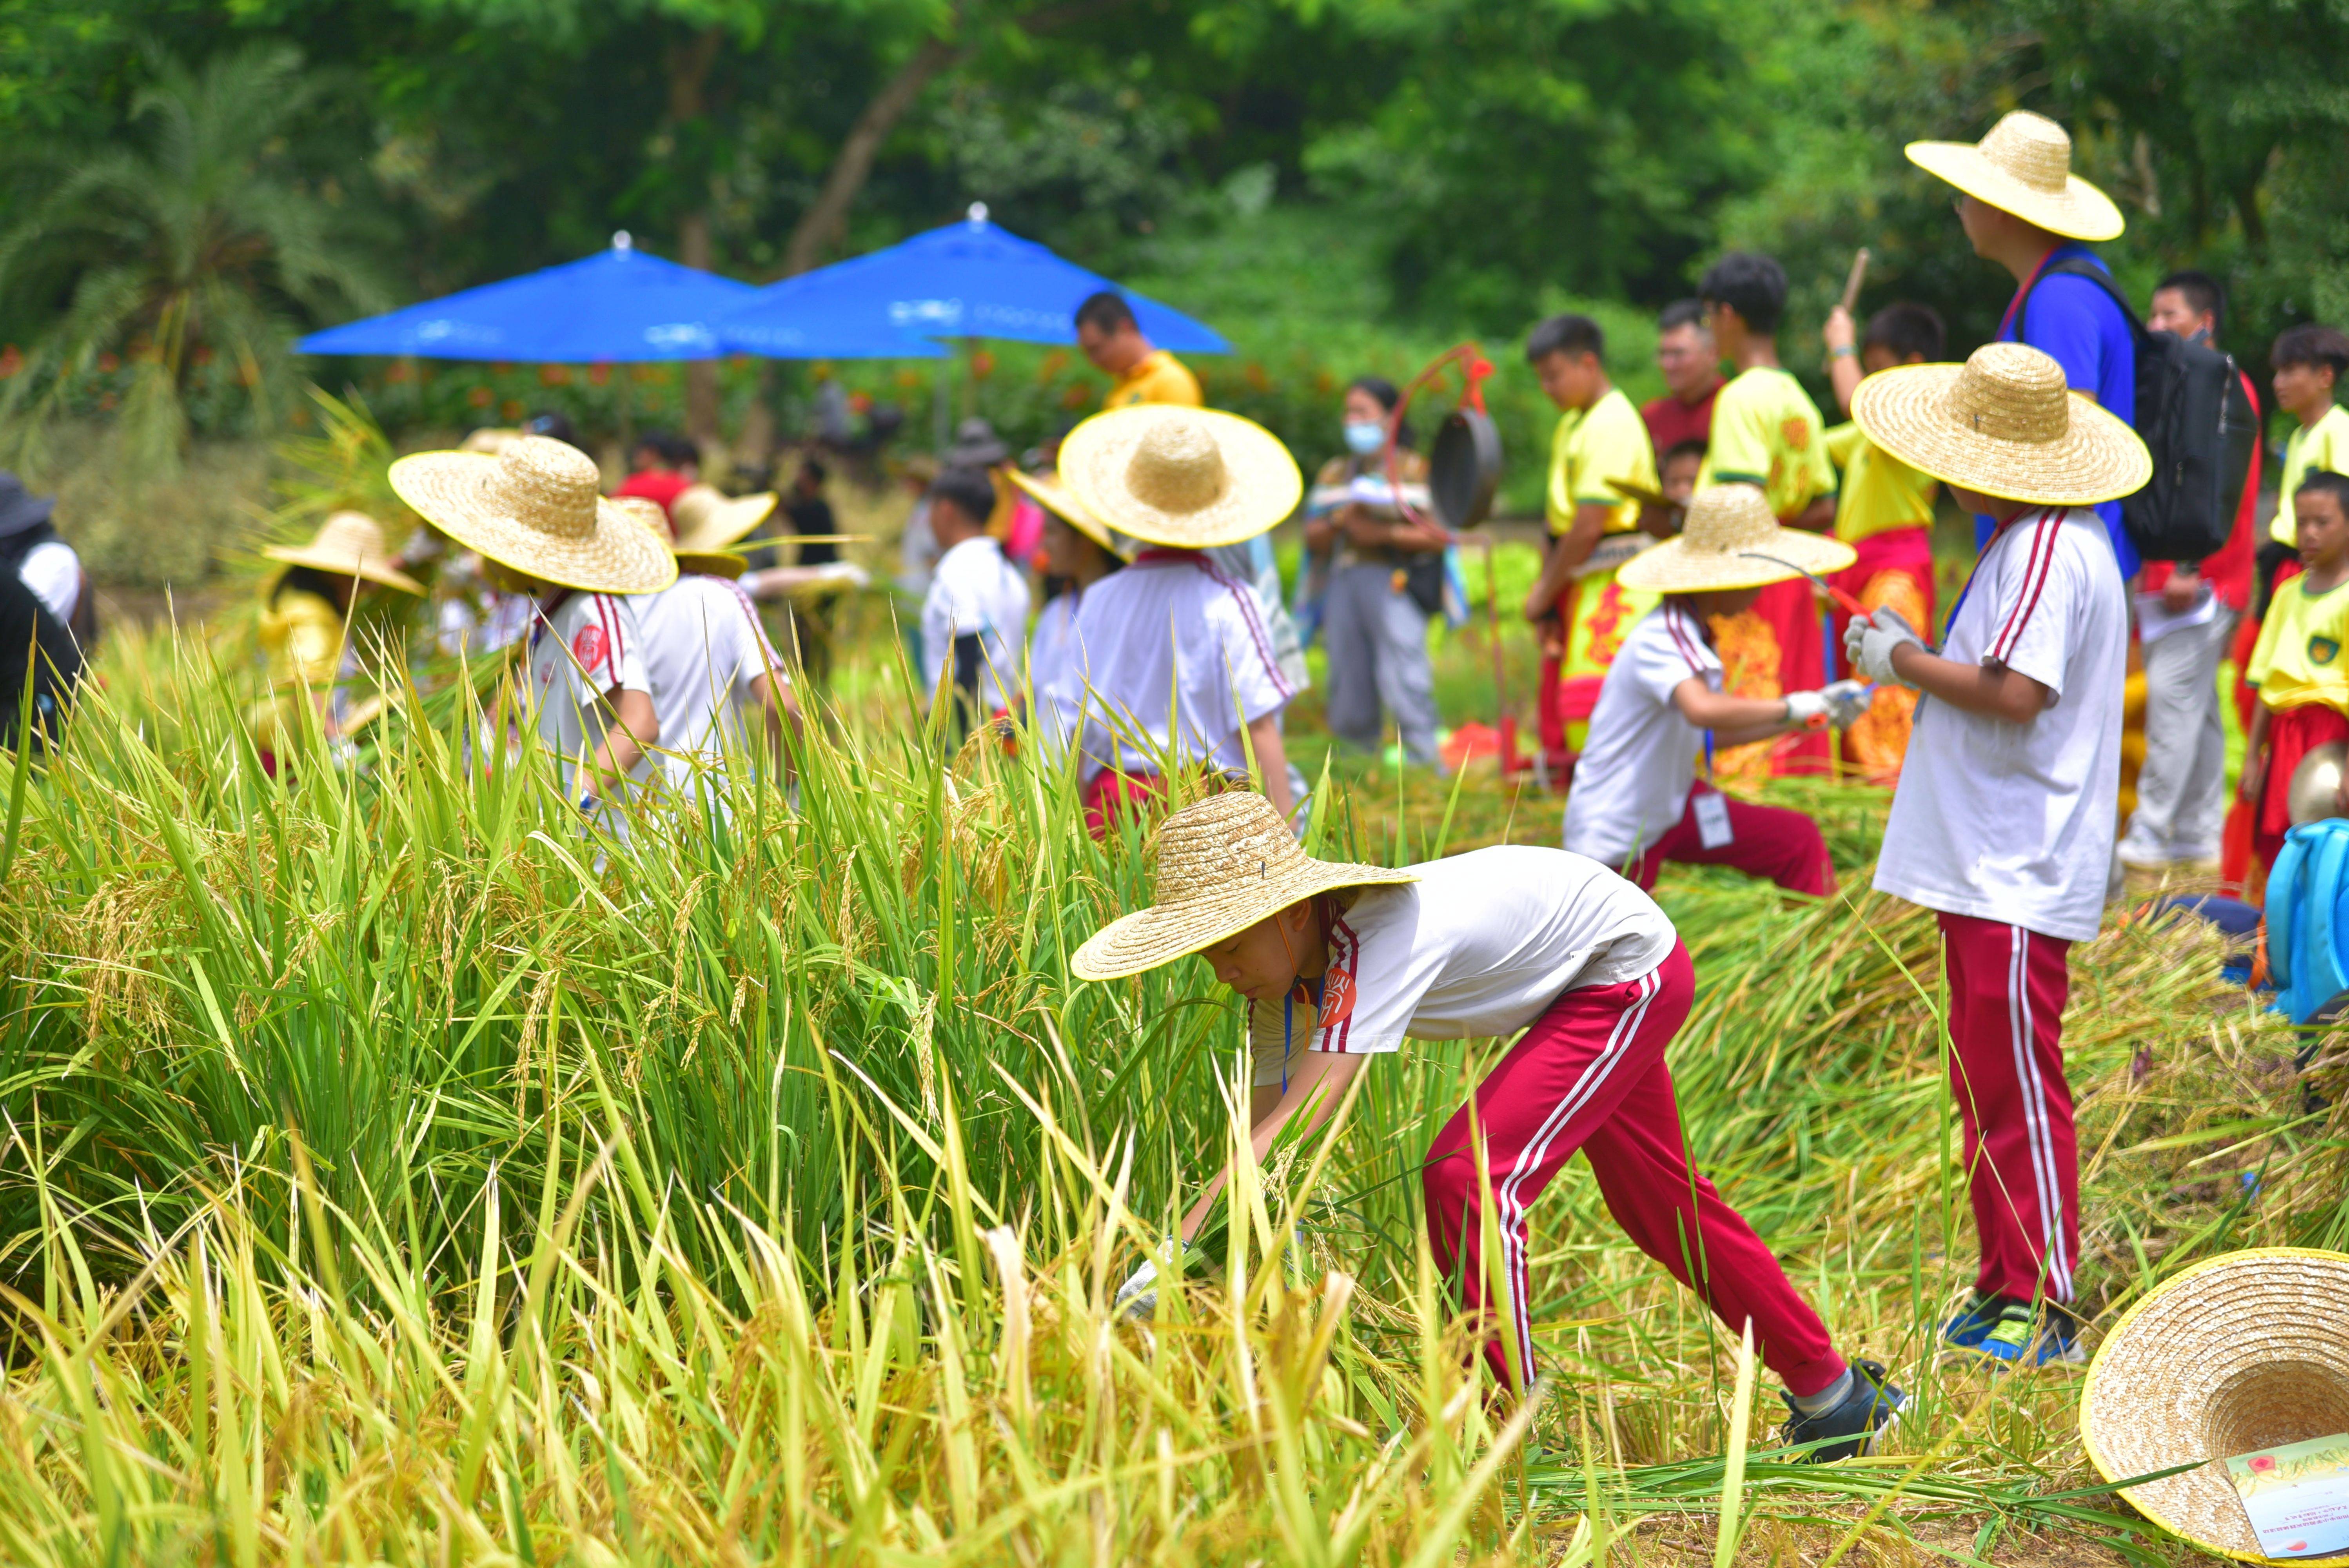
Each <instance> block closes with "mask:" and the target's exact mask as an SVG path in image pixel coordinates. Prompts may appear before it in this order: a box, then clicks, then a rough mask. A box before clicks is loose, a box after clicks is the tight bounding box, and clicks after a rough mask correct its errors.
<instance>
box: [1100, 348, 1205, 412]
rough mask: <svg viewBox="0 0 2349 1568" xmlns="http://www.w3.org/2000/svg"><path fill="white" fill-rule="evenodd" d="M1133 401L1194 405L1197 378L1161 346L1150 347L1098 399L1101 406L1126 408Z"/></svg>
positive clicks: (1195, 404) (1196, 401) (1192, 406)
mask: <svg viewBox="0 0 2349 1568" xmlns="http://www.w3.org/2000/svg"><path fill="white" fill-rule="evenodd" d="M1136 403H1180V404H1183V405H1184V406H1185V407H1191V408H1195V407H1198V406H1199V378H1198V377H1195V376H1194V375H1192V374H1191V372H1190V371H1189V369H1187V368H1186V367H1185V366H1184V364H1183V362H1182V361H1181V360H1179V359H1177V358H1175V357H1174V356H1173V355H1171V354H1169V353H1167V352H1166V351H1165V350H1164V349H1163V348H1154V349H1152V350H1151V351H1150V353H1149V354H1148V355H1147V356H1145V357H1144V358H1143V361H1142V363H1141V364H1139V365H1137V366H1134V367H1133V369H1132V370H1131V371H1129V372H1127V373H1126V374H1125V375H1124V376H1123V377H1120V378H1119V379H1118V383H1117V385H1116V386H1114V387H1111V388H1110V389H1109V396H1108V397H1104V398H1102V407H1104V408H1128V407H1133V405H1134V404H1136Z"/></svg>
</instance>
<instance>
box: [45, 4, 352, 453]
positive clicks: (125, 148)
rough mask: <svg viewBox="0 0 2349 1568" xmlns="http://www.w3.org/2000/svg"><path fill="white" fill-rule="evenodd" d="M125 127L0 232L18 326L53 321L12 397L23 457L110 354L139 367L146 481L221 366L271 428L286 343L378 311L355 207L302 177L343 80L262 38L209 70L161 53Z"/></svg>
mask: <svg viewBox="0 0 2349 1568" xmlns="http://www.w3.org/2000/svg"><path fill="white" fill-rule="evenodd" d="M150 70H151V77H150V82H149V84H148V85H147V86H145V87H143V88H140V89H139V90H138V92H137V93H136V94H135V96H134V97H133V98H132V99H131V103H130V115H129V120H130V124H129V134H128V135H126V136H124V137H122V138H120V139H116V140H114V141H111V142H109V143H106V144H102V145H101V146H100V147H99V148H98V150H95V151H91V152H88V153H83V154H79V155H76V154H72V153H52V154H50V155H48V156H47V157H46V158H43V159H38V160H28V163H31V164H34V165H35V166H36V167H39V168H41V169H42V170H44V173H43V175H41V176H36V178H35V181H34V184H33V189H34V190H35V191H36V194H35V195H34V196H33V198H32V199H31V200H30V201H28V202H26V206H25V210H24V212H23V215H22V216H21V217H20V218H18V219H16V221H15V222H13V223H11V224H10V225H9V226H8V228H7V229H6V231H5V233H0V296H7V297H8V298H9V299H10V301H11V304H12V305H13V307H14V308H13V311H12V314H13V315H17V316H19V317H22V316H24V315H28V314H31V313H34V312H37V311H40V310H42V309H43V308H44V307H46V308H47V309H48V310H50V311H52V312H54V320H53V325H50V326H49V327H48V329H47V331H46V332H44V333H43V334H42V335H40V336H39V337H38V338H37V339H36V342H35V344H34V346H33V348H32V351H31V352H30V354H28V355H27V356H26V362H25V364H24V366H23V367H22V368H21V369H20V370H19V372H18V373H17V374H16V376H15V377H11V378H10V380H9V381H8V383H7V386H6V390H5V394H0V421H5V426H6V427H7V432H6V433H7V435H8V436H9V438H11V440H12V444H14V445H15V446H16V449H17V454H18V456H19V457H20V458H22V457H24V456H26V455H29V451H30V450H32V449H37V446H38V443H39V440H40V437H41V435H42V432H43V431H44V429H45V428H46V427H47V424H48V422H49V421H50V420H52V419H53V418H55V417H56V416H57V414H58V413H60V412H61V411H63V410H64V409H65V408H66V407H67V403H68V399H69V397H70V395H71V392H72V388H73V387H74V384H75V377H77V376H78V375H87V374H88V372H89V371H90V370H91V369H92V368H93V367H94V366H96V365H97V364H98V362H99V361H100V359H101V357H102V356H114V355H119V356H121V357H122V359H123V360H124V361H125V362H126V363H127V364H128V365H129V387H128V389H127V391H126V392H125V393H124V395H123V397H122V399H121V411H120V415H119V420H118V432H119V437H120V438H121V440H122V442H123V444H124V448H125V455H126V457H127V458H128V459H129V461H130V463H131V465H132V467H133V469H135V470H137V471H146V472H152V471H158V470H162V469H170V468H171V467H173V466H175V465H176V464H177V462H178V460H179V459H180V457H181V454H182V452H183V450H184V449H185V446H186V442H187V439H188V434H189V418H188V412H187V407H186V399H187V397H188V394H189V391H190V389H191V382H192V381H193V380H194V379H195V378H196V377H198V376H199V375H200V374H201V373H202V372H204V371H205V369H206V367H207V366H212V365H214V364H217V365H218V366H220V367H221V369H222V371H224V372H225V373H226V374H227V375H228V376H229V377H230V378H231V379H233V382H234V383H235V385H236V387H237V389H238V390H237V392H236V393H235V394H234V399H235V400H236V401H238V402H240V403H241V404H242V405H243V407H244V408H245V409H246V410H247V412H248V414H249V417H250V418H251V420H252V422H253V423H254V425H256V426H258V427H262V428H266V427H268V426H269V425H271V424H272V423H273V422H274V412H275V409H276V408H277V407H278V406H279V405H280V404H281V403H282V402H283V400H284V399H285V397H286V395H287V393H288V391H289V384H290V381H291V375H290V364H289V356H288V348H289V345H290V340H291V339H292V337H293V336H294V335H295V333H296V332H297V331H298V330H299V328H300V326H301V325H303V324H305V322H316V321H321V320H326V319H331V318H333V317H335V316H336V315H343V314H347V313H348V312H350V311H352V310H354V309H357V310H366V309H369V308H375V307H377V306H378V305H380V304H382V302H383V301H384V299H385V297H386V291H385V290H384V288H383V287H382V285H381V284H380V283H379V281H378V277H377V275H376V273H375V270H374V267H373V265H372V263H371V262H370V261H369V260H368V259H367V250H366V249H365V248H364V246H363V243H362V240H363V236H361V235H360V234H358V233H357V232H355V231H354V220H353V217H352V214H351V211H350V208H349V204H348V202H347V201H337V200H336V193H335V191H333V190H332V189H331V188H328V187H324V186H321V185H316V184H313V183H312V182H311V181H309V180H307V179H306V178H305V171H304V170H302V169H301V168H300V166H299V164H298V162H297V161H296V160H295V157H294V155H293V153H292V151H291V148H292V147H293V145H294V144H295V140H296V139H297V133H298V131H299V129H300V127H301V125H302V122H303V119H304V116H305V112H306V111H307V110H308V109H309V108H311V106H312V105H313V103H314V102H315V101H316V99H317V98H318V97H319V96H320V94H322V93H323V92H324V91H325V90H326V88H327V87H328V86H329V85H330V84H329V80H328V78H326V77H319V76H315V75H305V72H304V69H303V63H302V58H301V56H300V54H299V53H298V52H297V51H296V50H295V49H293V48H290V47H288V46H284V45H279V44H254V45H248V46H244V47H243V48H239V49H235V50H233V51H230V52H227V53H224V54H221V55H218V56H215V57H212V59H211V60H209V61H207V62H205V63H204V64H203V65H202V66H201V67H192V68H191V67H188V66H186V65H184V64H182V63H181V62H179V61H177V60H175V59H171V58H168V57H156V58H153V59H151V60H150Z"/></svg>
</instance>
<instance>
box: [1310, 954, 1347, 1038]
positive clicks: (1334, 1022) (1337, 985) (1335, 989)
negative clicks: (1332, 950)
mask: <svg viewBox="0 0 2349 1568" xmlns="http://www.w3.org/2000/svg"><path fill="white" fill-rule="evenodd" d="M1352 1016H1354V972H1353V971H1352V970H1351V969H1349V968H1347V967H1346V966H1345V965H1341V964H1335V963H1333V964H1331V965H1330V967H1329V968H1328V969H1327V970H1325V971H1324V972H1323V973H1322V975H1321V1007H1320V1016H1319V1017H1317V1018H1315V1019H1314V1023H1315V1025H1316V1026H1318V1027H1319V1028H1322V1029H1325V1030H1330V1029H1335V1028H1337V1027H1338V1026H1339V1025H1340V1024H1342V1023H1344V1022H1345V1021H1346V1020H1347V1019H1349V1018H1350V1017H1352Z"/></svg>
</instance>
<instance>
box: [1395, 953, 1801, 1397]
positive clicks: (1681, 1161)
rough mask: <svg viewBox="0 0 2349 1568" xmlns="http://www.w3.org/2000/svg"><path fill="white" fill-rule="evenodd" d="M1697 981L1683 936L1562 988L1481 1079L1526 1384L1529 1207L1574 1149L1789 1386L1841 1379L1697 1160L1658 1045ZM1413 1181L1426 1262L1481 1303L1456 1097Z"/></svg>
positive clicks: (1755, 1240)
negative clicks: (1691, 1158)
mask: <svg viewBox="0 0 2349 1568" xmlns="http://www.w3.org/2000/svg"><path fill="white" fill-rule="evenodd" d="M1695 990H1696V978H1695V970H1694V968H1693V967H1692V965H1691V964H1690V963H1689V953H1688V948H1687V946H1686V945H1685V944H1679V943H1675V944H1673V946H1672V951H1671V954H1670V956H1668V957H1666V958H1665V960H1664V961H1663V962H1662V963H1661V964H1660V965H1657V966H1656V967H1655V968H1654V969H1652V970H1651V971H1649V972H1648V973H1647V974H1646V975H1641V976H1640V978H1639V979H1637V980H1629V981H1625V982H1623V983H1622V984H1620V985H1590V986H1584V987H1580V988H1578V989H1576V990H1571V991H1568V992H1567V993H1566V994H1565V995H1561V996H1560V997H1558V999H1557V1001H1555V1002H1553V1003H1551V1004H1550V1006H1549V1009H1548V1011H1547V1012H1545V1013H1544V1014H1542V1016H1540V1017H1538V1018H1537V1019H1535V1020H1534V1025H1533V1027H1532V1028H1530V1029H1528V1030H1526V1035H1525V1037H1524V1038H1523V1039H1521V1040H1519V1041H1518V1042H1517V1043H1516V1047H1514V1048H1513V1049H1512V1050H1511V1051H1510V1052H1509V1054H1508V1055H1507V1056H1506V1057H1503V1058H1502V1059H1501V1063H1500V1065H1499V1066H1498V1067H1496V1068H1494V1069H1493V1071H1492V1073H1491V1075H1490V1076H1489V1077H1487V1078H1485V1081H1484V1082H1483V1083H1481V1084H1479V1085H1477V1086H1476V1121H1477V1125H1478V1128H1479V1129H1480V1130H1481V1131H1482V1132H1483V1134H1484V1139H1485V1160H1486V1161H1487V1165H1488V1168H1489V1170H1490V1171H1491V1179H1492V1184H1493V1198H1494V1202H1495V1205H1496V1207H1497V1209H1498V1212H1497V1214H1496V1216H1495V1219H1496V1222H1497V1223H1496V1225H1495V1229H1496V1230H1497V1231H1498V1233H1499V1234H1500V1240H1501V1250H1502V1252H1503V1253H1504V1256H1503V1258H1502V1261H1501V1267H1500V1269H1499V1270H1498V1273H1499V1275H1500V1282H1501V1285H1502V1288H1503V1289H1505V1290H1506V1292H1507V1300H1506V1301H1505V1302H1504V1303H1502V1304H1501V1305H1499V1306H1498V1307H1497V1308H1495V1309H1494V1310H1493V1311H1492V1312H1489V1313H1487V1315H1486V1316H1487V1320H1488V1321H1490V1320H1491V1318H1492V1317H1493V1316H1495V1315H1497V1314H1498V1313H1500V1312H1506V1313H1507V1314H1508V1315H1509V1318H1510V1320H1511V1321H1512V1322H1514V1323H1515V1325H1516V1340H1517V1346H1518V1366H1517V1367H1516V1376H1517V1377H1519V1379H1520V1380H1521V1382H1520V1386H1521V1387H1522V1386H1524V1385H1529V1384H1531V1382H1532V1381H1533V1377H1534V1360H1533V1348H1532V1337H1533V1319H1532V1315H1531V1310H1530V1307H1529V1305H1528V1304H1527V1301H1526V1209H1527V1208H1528V1207H1530V1206H1531V1205H1532V1203H1533V1201H1534V1200H1535V1199H1536V1198H1537V1197H1539V1196H1540V1195H1541V1191H1542V1189H1543V1188H1544V1187H1546V1186H1547V1185H1548V1184H1549V1180H1550V1178H1551V1177H1553V1176H1555V1175H1557V1173H1558V1171H1559V1170H1560V1169H1561V1168H1562V1167H1564V1165H1565V1164H1566V1162H1567V1161H1568V1159H1569V1158H1571V1157H1572V1156H1573V1154H1574V1151H1575V1150H1578V1149H1579V1150H1582V1152H1583V1153H1584V1154H1586V1155H1588V1157H1589V1160H1590V1169H1591V1172H1592V1174H1594V1175H1596V1176H1597V1177H1598V1178H1599V1192H1600V1194H1601V1195H1602V1196H1603V1197H1604V1198H1605V1199H1606V1200H1607V1211H1608V1212H1609V1213H1610V1214H1612V1215H1614V1216H1615V1221H1616V1223H1618V1224H1619V1225H1621V1226H1622V1227H1623V1230H1624V1233H1626V1234H1627V1235H1629V1236H1630V1238H1631V1240H1632V1241H1633V1242H1635V1243H1638V1244H1639V1247H1640V1251H1641V1252H1644V1253H1647V1254H1648V1255H1649V1256H1650V1257H1651V1258H1654V1259H1655V1260H1656V1261H1657V1262H1658V1263H1660V1264H1663V1265H1664V1267H1665V1268H1667V1269H1669V1270H1671V1274H1672V1277H1673V1278H1674V1279H1677V1280H1679V1281H1680V1282H1681V1283H1682V1284H1685V1285H1687V1286H1689V1287H1690V1288H1691V1289H1692V1290H1694V1291H1696V1292H1697V1293H1698V1294H1699V1295H1702V1296H1703V1297H1704V1298H1705V1301H1706V1303H1707V1305H1710V1306H1711V1307H1712V1308H1713V1315H1715V1316H1717V1317H1719V1318H1720V1319H1721V1321H1722V1322H1723V1323H1724V1324H1726V1325H1727V1326H1728V1327H1729V1330H1730V1332H1731V1333H1732V1334H1733V1335H1735V1334H1741V1333H1743V1332H1744V1327H1745V1325H1746V1323H1747V1321H1748V1320H1751V1321H1752V1323H1753V1325H1754V1338H1755V1341H1756V1342H1757V1345H1758V1346H1759V1348H1760V1351H1761V1356H1762V1359H1763V1361H1764V1363H1765V1364H1766V1365H1767V1366H1768V1367H1770V1369H1771V1370H1772V1371H1774V1372H1775V1373H1776V1374H1777V1375H1778V1376H1779V1377H1780V1378H1781V1379H1783V1380H1784V1381H1785V1385H1786V1387H1788V1388H1789V1389H1790V1390H1792V1391H1793V1392H1795V1393H1796V1394H1815V1393H1817V1392H1818V1391H1819V1390H1820V1389H1822V1388H1824V1387H1826V1386H1827V1385H1828V1384H1830V1383H1833V1382H1834V1381H1835V1380H1836V1379H1837V1377H1841V1376H1843V1369H1844V1363H1843V1359H1842V1357H1838V1356H1837V1354H1836V1352H1835V1346H1834V1345H1833V1344H1832V1343H1830V1342H1829V1340H1828V1338H1827V1331H1826V1325H1824V1324H1822V1323H1821V1322H1820V1321H1819V1315H1818V1314H1817V1313H1816V1312H1813V1311H1812V1310H1811V1307H1810V1305H1809V1303H1807V1302H1806V1301H1805V1300H1804V1299H1803V1298H1802V1296H1801V1295H1798V1294H1797V1293H1796V1292H1795V1287H1794V1284H1792V1283H1791V1282H1790V1281H1789V1280H1788V1279H1787V1278H1786V1273H1785V1270H1784V1269H1782V1268H1780V1267H1779V1266H1778V1260H1777V1259H1776V1258H1775V1257H1774V1256H1772V1255H1771V1253H1770V1249H1769V1248H1767V1247H1765V1246H1764V1245H1763V1244H1762V1240H1761V1238H1760V1237H1759V1236H1756V1235H1755V1234H1754V1230H1753V1227H1752V1226H1750V1225H1748V1224H1747V1223H1746V1222H1744V1220H1743V1219H1741V1218H1739V1217H1738V1214H1737V1212H1736V1211H1735V1210H1734V1209H1732V1208H1731V1207H1730V1206H1729V1205H1728V1204H1727V1203H1724V1202H1722V1200H1721V1195H1720V1194H1719V1193H1718V1192H1715V1191H1713V1183H1712V1182H1710V1181H1706V1180H1705V1179H1704V1178H1703V1177H1702V1176H1700V1175H1698V1174H1697V1173H1696V1172H1695V1171H1692V1169H1690V1167H1689V1162H1688V1150H1687V1148H1686V1145H1685V1144H1684V1143H1683V1141H1682V1136H1681V1110H1680V1104H1679V1102H1678V1101H1677V1100H1676V1099H1673V1097H1672V1077H1671V1072H1670V1071H1669V1070H1667V1069H1666V1068H1665V1066H1664V1047H1666V1046H1667V1045H1669V1044H1671V1038H1672V1037H1673V1036H1674V1035H1675V1034H1677V1033H1679V1031H1680V1026H1681V1024H1682V1021H1683V1020H1684V1019H1686V1018H1687V1016H1688V1011H1689V1002H1690V1000H1691V998H1692V996H1693V995H1694V994H1695ZM1421 1181H1422V1183H1423V1186H1424V1188H1425V1190H1426V1194H1427V1229H1428V1236H1429V1240H1430V1241H1431V1242H1432V1243H1433V1251H1434V1254H1435V1263H1436V1266H1437V1267H1438V1268H1441V1269H1442V1270H1444V1274H1446V1275H1447V1276H1455V1275H1456V1277H1457V1279H1458V1281H1459V1289H1460V1292H1461V1295H1462V1296H1463V1298H1464V1300H1465V1301H1466V1303H1467V1305H1470V1306H1472V1307H1476V1308H1483V1307H1485V1305H1486V1297H1485V1286H1486V1282H1487V1281H1488V1280H1489V1279H1490V1278H1491V1277H1492V1275H1493V1273H1494V1272H1495V1271H1493V1270H1490V1269H1488V1268H1487V1266H1486V1264H1485V1258H1484V1251H1483V1237H1484V1226H1483V1217H1482V1216H1483V1204H1482V1201H1481V1197H1480V1195H1479V1193H1478V1191H1477V1182H1476V1162H1475V1155H1474V1153H1473V1151H1472V1150H1471V1149H1470V1146H1469V1131H1468V1111H1467V1109H1466V1108H1465V1107H1463V1108H1462V1109H1460V1110H1459V1111H1458V1112H1456V1113H1455V1114H1454V1116H1453V1118H1452V1119H1451V1120H1450V1121H1447V1122H1445V1123H1444V1130H1443V1131H1441V1132H1439V1133H1437V1134H1436V1135H1435V1142H1434V1144H1433V1147H1431V1148H1430V1149H1429V1150H1428V1154H1427V1165H1426V1168H1425V1169H1424V1170H1423V1171H1422V1172H1421ZM1504 1343H1505V1342H1504V1341H1503V1340H1502V1339H1501V1338H1500V1337H1499V1336H1497V1335H1495V1337H1494V1338H1492V1339H1490V1340H1488V1341H1487V1342H1486V1344H1485V1359H1486V1361H1487V1362H1488V1363H1490V1365H1491V1366H1492V1368H1493V1372H1494V1376H1495V1377H1497V1378H1499V1379H1501V1380H1502V1381H1503V1382H1506V1381H1508V1380H1509V1378H1510V1377H1511V1369H1510V1367H1509V1364H1508V1358H1507V1355H1506V1351H1505V1350H1504V1348H1503V1346H1504Z"/></svg>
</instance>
